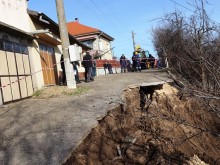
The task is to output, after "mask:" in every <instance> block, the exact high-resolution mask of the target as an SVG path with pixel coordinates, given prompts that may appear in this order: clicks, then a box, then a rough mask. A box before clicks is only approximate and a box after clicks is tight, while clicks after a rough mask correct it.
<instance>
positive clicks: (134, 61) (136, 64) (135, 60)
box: [132, 52, 141, 71]
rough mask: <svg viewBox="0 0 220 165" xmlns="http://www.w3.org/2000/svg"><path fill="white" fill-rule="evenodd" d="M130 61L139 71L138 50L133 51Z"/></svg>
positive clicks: (139, 58)
mask: <svg viewBox="0 0 220 165" xmlns="http://www.w3.org/2000/svg"><path fill="white" fill-rule="evenodd" d="M132 61H133V67H134V69H135V71H141V57H140V55H139V53H138V52H134V55H133V57H132Z"/></svg>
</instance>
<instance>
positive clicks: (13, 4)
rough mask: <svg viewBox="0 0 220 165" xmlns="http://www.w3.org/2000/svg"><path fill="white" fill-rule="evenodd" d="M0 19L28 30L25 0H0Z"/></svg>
mask: <svg viewBox="0 0 220 165" xmlns="http://www.w3.org/2000/svg"><path fill="white" fill-rule="evenodd" d="M0 11H1V14H0V21H1V22H3V23H6V24H8V25H11V26H13V27H16V28H18V29H21V30H23V31H29V23H28V17H29V16H28V14H27V0H0Z"/></svg>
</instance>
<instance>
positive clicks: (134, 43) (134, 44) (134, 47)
mask: <svg viewBox="0 0 220 165" xmlns="http://www.w3.org/2000/svg"><path fill="white" fill-rule="evenodd" d="M134 34H135V33H134V32H133V31H132V40H133V47H134V52H135V42H134Z"/></svg>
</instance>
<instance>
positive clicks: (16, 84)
mask: <svg viewBox="0 0 220 165" xmlns="http://www.w3.org/2000/svg"><path fill="white" fill-rule="evenodd" d="M0 86H4V87H3V88H1V91H0V92H1V94H2V101H3V103H6V102H10V101H14V100H18V99H22V98H26V97H28V96H31V95H32V94H33V84H32V76H31V69H30V62H29V55H28V48H27V46H26V45H22V44H18V43H14V42H9V41H4V40H0Z"/></svg>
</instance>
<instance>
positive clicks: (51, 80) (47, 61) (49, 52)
mask: <svg viewBox="0 0 220 165" xmlns="http://www.w3.org/2000/svg"><path fill="white" fill-rule="evenodd" d="M40 57H41V65H42V73H43V78H44V85H55V84H57V83H58V80H57V77H58V76H57V66H56V59H55V53H54V49H53V48H52V47H49V46H47V45H43V44H40Z"/></svg>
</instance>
